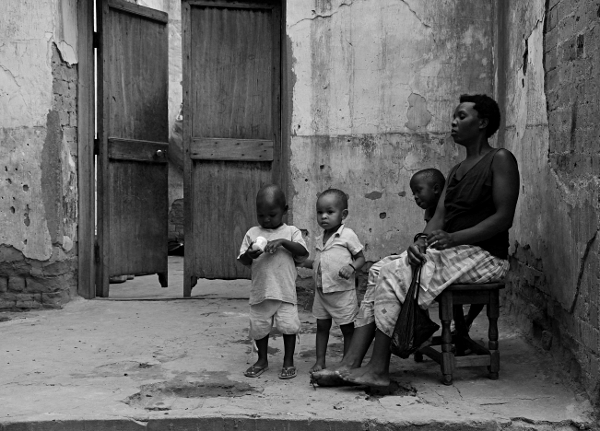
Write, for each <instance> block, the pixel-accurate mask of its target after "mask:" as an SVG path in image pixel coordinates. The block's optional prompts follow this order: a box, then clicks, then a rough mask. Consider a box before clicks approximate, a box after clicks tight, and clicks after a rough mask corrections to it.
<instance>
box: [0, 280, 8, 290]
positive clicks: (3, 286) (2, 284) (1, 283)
mask: <svg viewBox="0 0 600 431" xmlns="http://www.w3.org/2000/svg"><path fill="white" fill-rule="evenodd" d="M7 289H8V278H6V277H0V293H4V292H6V291H7Z"/></svg>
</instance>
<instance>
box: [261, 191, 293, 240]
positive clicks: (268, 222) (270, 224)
mask: <svg viewBox="0 0 600 431" xmlns="http://www.w3.org/2000/svg"><path fill="white" fill-rule="evenodd" d="M287 210H288V206H287V202H286V199H285V194H284V193H283V190H281V188H280V187H279V186H278V185H276V184H268V185H266V186H263V187H261V189H260V190H259V191H258V193H257V194H256V218H257V220H258V224H259V225H261V226H262V227H263V228H265V229H277V228H278V227H279V226H281V225H282V224H283V216H284V215H286V214H287Z"/></svg>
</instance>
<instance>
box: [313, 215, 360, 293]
mask: <svg viewBox="0 0 600 431" xmlns="http://www.w3.org/2000/svg"><path fill="white" fill-rule="evenodd" d="M316 242H317V245H316V256H315V260H314V263H313V276H314V278H315V283H316V284H317V286H319V287H322V289H323V293H331V292H344V291H346V290H353V289H354V288H355V287H354V274H352V277H350V278H349V279H348V280H344V279H343V278H342V277H340V275H339V271H340V269H341V268H342V267H343V266H346V265H348V264H350V263H352V256H354V255H356V254H357V253H358V252H360V251H362V249H363V245H362V244H361V243H360V241H359V239H358V236H356V234H355V233H354V231H353V230H352V229H350V228H349V227H346V226H344V225H341V226H340V227H339V229H338V230H337V231H336V232H335V233H334V234H333V235H331V237H329V239H328V240H327V243H326V244H323V235H321V236H318V237H317V240H316Z"/></svg>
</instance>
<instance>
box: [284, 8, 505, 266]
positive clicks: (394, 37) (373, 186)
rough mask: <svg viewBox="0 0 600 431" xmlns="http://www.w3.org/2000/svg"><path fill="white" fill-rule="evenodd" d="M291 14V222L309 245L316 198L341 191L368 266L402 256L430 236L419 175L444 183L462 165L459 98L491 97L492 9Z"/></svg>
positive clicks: (308, 11) (338, 10)
mask: <svg viewBox="0 0 600 431" xmlns="http://www.w3.org/2000/svg"><path fill="white" fill-rule="evenodd" d="M287 7H288V10H287V33H288V37H289V49H290V51H291V57H292V60H291V61H292V64H291V68H292V82H293V94H292V95H291V97H292V98H293V101H292V106H293V107H292V118H291V124H290V125H288V127H291V129H292V139H291V160H290V165H291V173H290V175H291V189H292V190H291V193H290V200H291V203H292V214H293V223H294V224H295V225H296V226H298V227H300V228H303V229H307V230H308V232H309V241H310V243H311V246H313V242H314V239H315V236H316V235H317V234H318V233H319V227H318V225H317V223H316V217H315V201H316V196H317V194H318V193H319V192H320V191H323V190H325V189H327V188H329V187H336V188H340V189H342V190H344V191H345V192H346V193H348V194H349V195H350V201H349V205H350V209H349V211H350V216H349V218H348V219H347V224H348V225H349V226H351V227H352V228H353V229H354V230H355V231H356V232H357V234H358V236H359V238H360V239H361V240H362V241H363V243H364V244H365V245H366V255H367V259H368V260H371V261H375V260H378V259H379V258H381V257H382V256H385V255H388V254H390V253H392V252H399V251H400V250H401V249H403V248H405V247H406V245H407V244H408V242H409V240H412V237H413V235H414V234H415V233H416V232H418V231H420V230H421V229H422V228H423V226H424V222H423V213H422V210H421V209H419V208H418V207H417V206H416V204H415V203H414V200H413V197H412V193H411V192H410V188H409V186H408V183H409V179H410V177H411V175H412V174H413V173H415V172H416V171H417V170H419V169H422V168H426V167H437V168H439V169H440V170H441V171H442V172H444V174H447V173H448V171H449V169H450V167H451V166H452V165H453V164H454V163H456V162H457V160H458V158H459V153H458V148H457V146H456V145H455V144H454V143H453V141H452V140H451V138H450V136H449V133H448V132H449V129H450V121H451V115H452V111H453V109H454V108H455V106H456V105H457V104H458V96H459V95H460V94H462V93H487V94H491V93H492V88H493V80H494V72H493V67H494V65H493V60H492V58H493V11H492V2H491V1H487V0H486V1H480V0H477V1H473V0H452V1H449V0H418V1H417V0H406V1H398V0H377V1H374V0H355V1H350V0H294V1H291V2H288V3H287ZM466 10H468V11H469V13H468V14H467V13H464V12H465V11H466ZM475 17H476V18H475Z"/></svg>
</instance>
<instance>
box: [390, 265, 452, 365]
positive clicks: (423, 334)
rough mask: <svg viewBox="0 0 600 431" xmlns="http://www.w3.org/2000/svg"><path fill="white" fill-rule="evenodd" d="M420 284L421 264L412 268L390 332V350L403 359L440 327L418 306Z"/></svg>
mask: <svg viewBox="0 0 600 431" xmlns="http://www.w3.org/2000/svg"><path fill="white" fill-rule="evenodd" d="M420 285H421V266H419V267H418V268H415V269H414V270H413V278H412V281H411V283H410V287H409V288H408V292H407V293H406V298H405V299H404V304H402V308H401V309H400V314H399V315H398V320H396V326H395V327H394V333H393V334H392V344H391V345H390V350H391V352H392V353H393V354H394V355H397V356H399V357H401V358H403V359H406V358H408V357H409V356H410V355H411V354H412V353H414V352H415V351H416V350H417V349H418V348H419V347H420V346H421V344H423V343H424V342H425V341H427V340H428V339H429V337H431V336H432V335H433V334H434V333H435V332H436V331H437V330H438V329H440V325H438V324H437V323H435V322H434V321H432V320H431V319H430V318H429V312H427V311H426V310H423V309H422V308H421V307H419V287H420Z"/></svg>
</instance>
